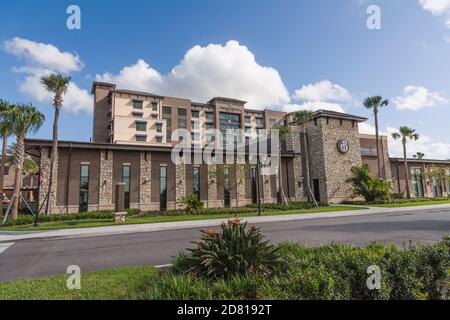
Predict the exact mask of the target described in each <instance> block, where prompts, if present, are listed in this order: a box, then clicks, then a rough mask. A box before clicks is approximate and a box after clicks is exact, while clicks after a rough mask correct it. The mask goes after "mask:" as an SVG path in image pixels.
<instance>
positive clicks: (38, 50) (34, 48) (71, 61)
mask: <svg viewBox="0 0 450 320" xmlns="http://www.w3.org/2000/svg"><path fill="white" fill-rule="evenodd" d="M4 48H5V50H6V51H7V52H9V53H11V54H13V55H15V56H17V57H19V58H23V59H25V60H27V61H28V62H29V63H32V64H34V65H38V66H40V67H43V68H48V69H51V70H55V71H58V72H65V73H66V72H73V71H79V70H81V69H83V67H84V64H83V62H82V61H81V60H80V57H79V56H78V55H76V54H72V53H70V52H62V51H60V50H59V49H58V48H57V47H55V46H54V45H51V44H45V43H40V42H34V41H30V40H27V39H22V38H18V37H16V38H13V39H10V40H7V41H5V43H4Z"/></svg>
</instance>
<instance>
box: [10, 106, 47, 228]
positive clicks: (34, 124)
mask: <svg viewBox="0 0 450 320" xmlns="http://www.w3.org/2000/svg"><path fill="white" fill-rule="evenodd" d="M8 116H9V117H10V118H11V121H12V123H13V126H12V132H13V133H14V135H15V136H16V137H17V144H16V150H15V151H16V153H15V168H16V172H15V177H14V195H15V197H14V201H13V207H12V214H11V218H12V219H13V220H15V219H17V217H18V216H19V202H20V201H19V199H20V189H21V187H22V173H23V164H24V158H25V138H26V136H27V134H28V133H35V132H36V131H37V130H39V128H40V127H41V126H42V124H43V123H44V120H45V117H44V115H43V114H42V113H40V112H39V111H38V110H37V109H36V108H35V107H33V106H32V105H31V104H30V105H23V104H21V105H15V106H14V107H13V108H12V109H11V110H10V111H9V112H8Z"/></svg>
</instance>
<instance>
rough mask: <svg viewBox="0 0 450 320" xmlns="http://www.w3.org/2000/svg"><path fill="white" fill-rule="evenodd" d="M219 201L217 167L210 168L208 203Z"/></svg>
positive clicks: (211, 166)
mask: <svg viewBox="0 0 450 320" xmlns="http://www.w3.org/2000/svg"><path fill="white" fill-rule="evenodd" d="M210 201H211V202H215V201H217V166H216V165H210V166H208V202H210Z"/></svg>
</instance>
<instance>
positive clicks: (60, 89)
mask: <svg viewBox="0 0 450 320" xmlns="http://www.w3.org/2000/svg"><path fill="white" fill-rule="evenodd" d="M70 81H71V78H70V77H66V76H63V75H61V74H56V73H52V74H49V75H44V76H42V77H41V84H42V85H43V86H44V88H45V89H46V90H47V91H48V92H50V93H52V94H53V95H54V96H53V106H54V107H55V116H54V118H53V144H52V155H51V164H50V177H49V183H48V191H47V192H48V193H47V203H46V207H45V213H46V214H49V213H50V210H51V208H50V198H51V197H52V196H53V195H52V193H51V190H52V186H53V179H54V177H53V175H54V170H55V166H56V161H57V158H58V120H59V111H60V109H61V107H62V104H63V95H64V94H65V93H66V92H67V88H68V86H69V83H70Z"/></svg>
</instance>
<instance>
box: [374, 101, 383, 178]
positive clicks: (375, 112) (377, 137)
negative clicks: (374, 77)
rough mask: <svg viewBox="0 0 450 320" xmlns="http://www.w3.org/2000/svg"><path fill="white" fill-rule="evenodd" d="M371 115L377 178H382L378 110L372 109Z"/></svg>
mask: <svg viewBox="0 0 450 320" xmlns="http://www.w3.org/2000/svg"><path fill="white" fill-rule="evenodd" d="M373 115H374V117H375V140H376V145H377V165H378V177H379V178H383V177H382V174H381V159H380V133H379V131H378V109H377V108H374V109H373Z"/></svg>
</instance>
